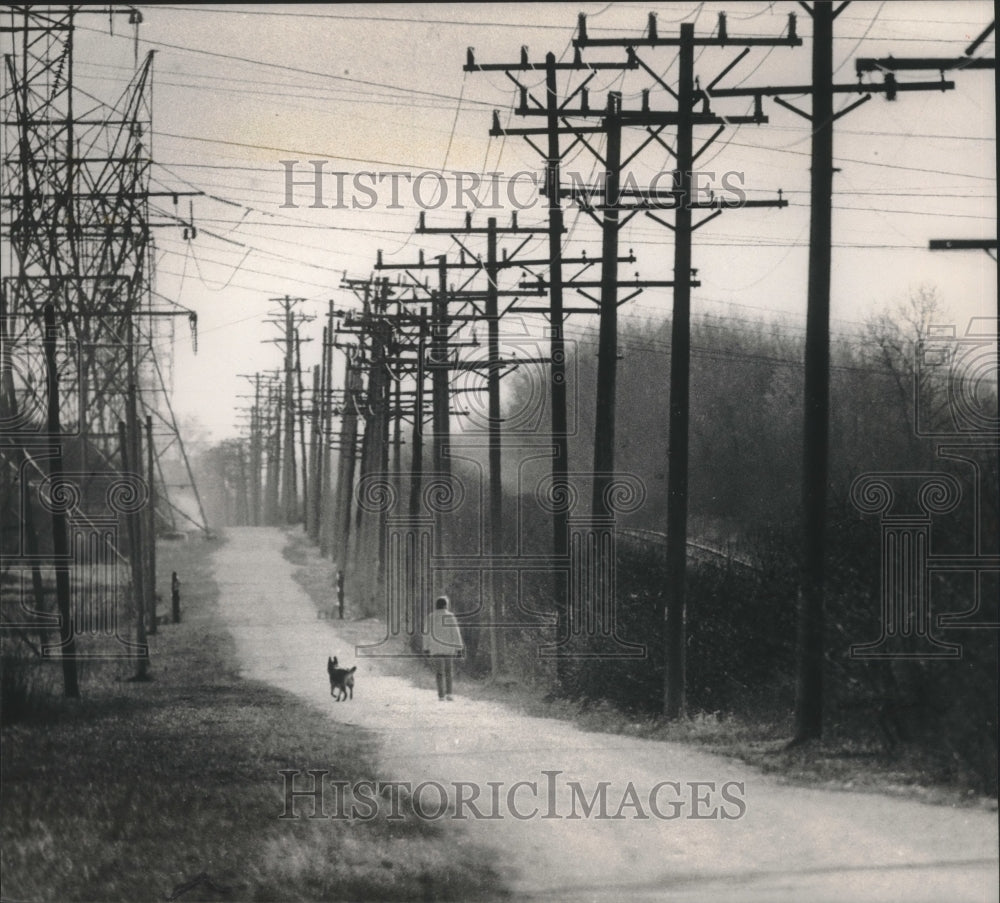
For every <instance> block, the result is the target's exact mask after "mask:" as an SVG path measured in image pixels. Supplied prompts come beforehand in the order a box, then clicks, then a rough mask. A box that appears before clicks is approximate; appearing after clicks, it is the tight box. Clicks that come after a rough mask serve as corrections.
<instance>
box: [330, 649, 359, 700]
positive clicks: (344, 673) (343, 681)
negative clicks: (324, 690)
mask: <svg viewBox="0 0 1000 903" xmlns="http://www.w3.org/2000/svg"><path fill="white" fill-rule="evenodd" d="M357 670H358V666H357V665H355V666H354V667H353V668H339V667H337V659H336V657H334V658H327V660H326V673H327V674H329V675H330V695H331V696H332V697H333V698H334V700H335V701H336V702H341V701H343V700H345V699H348V698H350V699H354V672H355V671H357Z"/></svg>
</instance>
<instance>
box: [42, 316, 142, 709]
mask: <svg viewBox="0 0 1000 903" xmlns="http://www.w3.org/2000/svg"><path fill="white" fill-rule="evenodd" d="M43 315H44V323H45V336H44V339H43V344H44V348H45V373H46V382H47V386H48V398H47V401H48V410H47V414H48V416H47V432H48V440H49V455H50V458H49V476H50V477H55V476H58V475H60V474H62V472H63V451H62V426H61V424H60V422H59V367H58V363H57V361H56V313H55V308H54V307H53V306H52V304H46V305H45V308H44V311H43ZM52 554H53V560H54V563H55V573H56V606H57V607H58V609H59V656H60V659H61V661H62V672H63V694H64V695H66V696H68V697H70V698H72V699H76V698H77V697H79V695H80V684H79V681H78V679H77V673H76V639H75V637H74V632H73V618H72V615H71V610H70V581H69V568H70V549H69V532H68V530H67V527H66V512H65V511H63V510H61V508H60V505H59V504H54V505H53V506H52ZM138 620H139V622H140V623H141V622H142V608H141V607H140V608H139V609H138ZM143 641H144V640H142V639H141V640H140V642H143Z"/></svg>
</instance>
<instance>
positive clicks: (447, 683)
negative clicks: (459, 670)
mask: <svg viewBox="0 0 1000 903" xmlns="http://www.w3.org/2000/svg"><path fill="white" fill-rule="evenodd" d="M441 658H442V659H443V661H444V692H445V696H447V697H448V699H451V681H452V673H453V670H454V669H453V665H452V660H451V656H450V655H443V656H441Z"/></svg>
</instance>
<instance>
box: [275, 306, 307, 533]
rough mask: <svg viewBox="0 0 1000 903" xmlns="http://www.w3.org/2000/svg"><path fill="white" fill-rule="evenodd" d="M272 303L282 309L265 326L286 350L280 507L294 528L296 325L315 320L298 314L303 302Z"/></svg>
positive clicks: (285, 519) (295, 502)
mask: <svg viewBox="0 0 1000 903" xmlns="http://www.w3.org/2000/svg"><path fill="white" fill-rule="evenodd" d="M270 300H271V302H272V303H275V304H279V305H280V308H281V309H280V311H278V312H277V313H275V314H273V315H272V316H271V317H270V318H269V319H268V320H267V321H266V322H269V323H272V324H273V325H276V326H278V327H279V329H281V331H282V336H281V338H279V339H269V340H266V341H273V342H276V343H278V344H281V345H283V346H284V391H283V393H282V395H281V413H280V415H279V416H280V418H281V420H282V422H283V430H284V445H283V448H282V452H281V490H280V506H281V513H282V517H283V520H284V522H285V523H286V524H293V523H295V522H296V521H297V520H298V488H297V482H298V480H297V470H296V462H295V432H296V425H295V421H296V408H297V407H300V405H297V404H296V400H295V399H296V381H295V375H296V372H297V371H296V356H295V347H296V334H297V325H298V324H299V323H306V322H309V321H311V320H312V319H313V318H312V317H309V316H306V315H304V314H296V313H295V307H296V306H297V305H298V304H301V303H303V302H304V301H305V299H304V298H292V297H290V296H288V295H285V296H284V297H283V298H271V299H270Z"/></svg>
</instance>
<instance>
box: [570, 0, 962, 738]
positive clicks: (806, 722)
mask: <svg viewBox="0 0 1000 903" xmlns="http://www.w3.org/2000/svg"><path fill="white" fill-rule="evenodd" d="M801 5H802V6H803V7H804V8H805V9H806V10H807V12H809V14H810V15H811V16H812V17H813V19H814V21H815V30H814V58H813V84H811V85H788V86H781V87H762V88H754V87H740V88H717V87H716V85H717V83H718V82H719V81H720V80H721V79H722V78H723V77H724V76H725V75H726V74H727V73H728V72H729V71H731V69H732V68H733V66H734V65H735V64H736V63H737V62H738V61H739V60H740V59H742V56H743V55H745V54H746V52H747V51H746V50H745V51H744V53H743V54H742V55H741V56H740V57H738V58H737V59H736V60H735V61H734V62H733V63H731V64H730V65H729V66H727V67H726V68H725V69H723V71H722V72H721V73H720V74H719V75H718V76H717V77H716V78H715V79H714V80H712V81H711V82H710V83H709V84H708V87H707V88H705V89H701V88H693V90H692V93H691V94H690V95H689V97H690V100H685V98H684V96H683V95H680V96H679V100H678V110H679V111H680V110H681V107H682V106H684V105H685V104H686V105H687V106H688V112H687V113H684V115H685V116H688V115H690V116H691V118H692V121H693V123H694V124H700V123H702V122H705V121H706V120H704V119H703V118H702V117H703V114H700V113H691V112H690V110H691V108H692V107H693V104H694V103H695V102H702V103H704V104H705V106H706V108H707V107H708V106H709V105H710V104H711V103H712V102H714V101H717V100H720V99H722V98H727V97H752V98H753V99H754V116H753V117H747V120H748V121H755V122H760V123H764V122H767V118H766V117H765V116H763V114H762V112H761V107H762V98H763V97H764V96H773V97H774V99H775V102H776V103H778V104H779V105H781V106H783V107H785V108H787V109H789V110H791V111H793V112H795V113H797V114H798V115H800V116H803V117H805V118H806V119H809V120H810V121H811V122H812V123H813V135H812V140H813V165H812V180H813V190H812V205H813V210H812V214H811V217H812V218H811V230H812V232H811V239H812V240H811V247H810V270H809V273H810V275H809V300H808V312H807V325H806V331H807V338H806V347H807V352H806V356H807V361H806V389H805V393H806V401H805V430H804V432H805V441H806V448H805V451H804V471H805V472H804V477H803V534H804V542H803V551H802V575H803V576H802V593H801V602H800V626H799V631H798V640H797V642H798V650H799V654H798V660H799V665H798V677H799V680H798V692H797V699H798V701H797V703H796V725H797V731H796V734H797V738H798V739H809V738H810V737H813V736H818V733H817V732H818V731H819V729H820V725H821V724H822V660H823V624H822V610H823V581H824V575H823V566H822V556H823V546H824V537H825V516H826V511H825V504H826V461H827V435H828V429H829V427H828V409H829V402H828V397H829V291H830V287H829V273H830V226H829V224H830V208H831V192H832V172H833V167H832V135H833V121H834V120H835V119H837V118H839V117H840V116H843V115H845V114H846V113H848V112H850V111H851V110H853V109H855V108H856V107H858V106H860V105H861V104H863V103H865V102H866V101H867V100H869V99H870V97H871V93H870V92H877V91H883V92H886V93H888V89H887V88H886V86H873V85H861V84H854V85H836V84H834V83H833V76H832V63H831V58H832V49H831V47H832V40H833V24H832V23H833V20H834V19H835V18H836V16H837V15H839V14H840V12H842V11H843V10H844V8H846V6H847V5H848V2H843V3H841V4H840V5H839V6H838V7H837V9H836V11H834V10H833V7H832V4H831V3H830V2H828V0H817V2H816V3H814V4H813V5H812V7H811V8H810V7H809V5H808V4H805V3H803V4H801ZM580 24H581V27H580V37H579V38H578V39H577V40H576V41H575V42H574V43H575V44H576V45H577V46H584V47H586V46H614V45H619V46H626V47H629V48H631V50H630V52H634V49H635V48H636V47H639V46H663V45H667V44H669V45H677V44H678V43H679V44H680V45H681V47H680V52H681V53H682V54H683V52H684V48H683V45H684V42H685V40H688V39H686V38H685V36H684V34H683V33H682V35H681V38H680V40H679V41H678V40H677V39H669V38H666V39H665V38H660V37H659V35H658V34H657V32H656V23H655V18H654V17H653V16H652V15H651V16H650V24H649V29H648V34H647V35H646V36H644V37H642V38H637V39H617V38H611V39H608V38H594V39H590V38H587V36H586V32H585V19H584V18H583V17H581V20H580ZM690 40H691V41H692V42H693V44H694V46H706V45H715V46H720V47H721V46H739V45H743V46H745V47H747V48H749V47H750V46H789V47H791V46H798V45H799V44H801V40H800V39H799V38H798V36H797V35H796V32H795V17H794V15H789V28H788V33H787V35H785V36H782V37H780V38H777V39H772V38H756V37H755V38H735V37H730V36H729V34H728V32H727V30H726V22H725V15H724V14H720V16H719V26H718V29H717V34H716V35H714V36H712V37H708V38H699V37H692V38H690ZM640 65H642V66H643V68H644V69H645V70H646V71H647V72H649V74H650V75H651V76H652V77H653V78H654V79H655V80H657V81H659V82H660V83H661V84H663V82H662V80H661V79H659V77H658V76H657V75H656V74H655V72H653V71H652V70H650V69H649V68H648V67H647V66H646V65H645V63H643V62H642V61H641V60H640ZM683 68H686V67H683ZM828 70H829V71H828ZM681 77H685V73H684V72H683V71H682V73H681ZM664 87H666V86H665V85H664ZM951 87H954V85H953V84H952V83H950V82H945V81H943V80H942V81H940V82H935V83H919V82H918V83H912V84H906V85H895V84H893V85H892V87H891V91H892V92H895V91H904V90H906V91H919V90H946V89H948V88H951ZM866 92H869V93H867V94H866ZM835 93H858V94H865V96H864V97H862V98H861V99H859V100H857V101H855V102H854V103H852V104H850V105H848V106H847V107H846V108H844V109H842V110H840V111H839V112H837V113H836V114H834V113H833V105H832V96H833V94H835ZM782 94H811V95H812V96H813V113H812V115H810V114H807V113H804V112H803V111H802V110H799V109H798V108H796V107H795V106H793V105H792V104H790V103H788V102H787V101H785V100H783V99H782V98H781V97H780V95H782ZM625 118H626V122H632V123H635V124H642V123H643V122H646V123H648V122H649V120H648V118H645V117H642V116H636V117H634V118H631V119H630V118H629V117H625ZM726 121H727V122H728V123H733V122H734V121H736V120H735V119H734V118H733V117H727V118H726ZM717 134H718V132H717ZM712 140H714V137H713V138H711V139H709V142H708V143H711V141H712ZM678 143H680V134H679V136H678ZM705 146H707V145H705ZM703 150H704V146H703V147H702V151H703ZM700 153H701V151H699V152H698V153H696V154H694V155H693V156H692V158H691V162H692V163H693V162H694V161H695V160H697V157H698V155H699V154H700ZM680 164H681V161H680V159H679V154H678V169H682V167H681V165H680ZM689 191H690V187H689ZM682 194H683V192H682ZM753 203H754V202H749V203H747V204H743V205H741V206H750V205H751V204H753ZM765 203H766V202H765ZM691 206H695V207H697V206H698V205H697V204H692V205H691ZM678 212H680V211H678ZM719 212H721V211H719ZM648 215H650V216H653V214H652V213H649V214H648ZM716 215H717V214H716ZM653 218H654V219H656V217H655V216H653ZM710 218H711V217H710ZM704 222H707V220H703V221H702V223H700V224H699V225H703V224H704ZM693 228H695V229H696V228H698V226H693ZM675 229H676V226H675ZM678 231H679V230H678ZM677 237H678V239H679V238H680V236H679V234H678V236H677ZM677 256H678V255H677V249H676V246H675V266H676V265H677V264H678V263H680V262H681V261H678V259H677ZM678 289H680V291H681V292H682V293H683V292H684V291H685V289H684V287H683V286H675V289H674V292H675V304H676V303H677V301H676V298H677V292H678ZM675 318H676V314H675ZM676 325H677V324H676V322H675V323H674V327H675V328H676ZM674 341H675V343H676V335H675V339H674ZM672 354H674V355H676V354H677V346H676V344H675V345H674V348H673V350H672ZM674 363H676V361H674V362H672V367H671V374H672V378H673V364H674ZM674 392H675V386H674V385H671V419H672V422H673V420H674V412H673V405H674V400H673V399H674ZM670 441H671V450H673V448H674V442H675V441H678V440H676V439H675V434H674V430H673V428H672V429H671V434H670ZM681 441H683V442H684V443H685V444H686V441H687V439H686V436H685V437H684V439H683V440H681ZM671 454H672V457H671V461H670V463H671V476H670V480H671V482H672V485H673V489H674V491H675V492H677V493H681V495H682V496H684V507H686V479H687V478H686V467H687V465H686V460H684V462H683V464H682V474H680V475H679V476H682V477H683V480H682V481H681V482H683V485H681V482H677V483H674V482H673V471H674V465H675V463H677V464H680V463H681V462H680V451H679V450H678V454H677V455H673V451H671ZM684 457H685V459H686V452H685V455H684ZM678 501H679V496H676V495H673V494H672V495H671V505H672V506H675V505H676V504H677V503H678ZM669 517H670V520H668V527H669V526H670V524H671V523H673V524H674V529H673V530H672V531H671V530H669V529H668V541H667V544H668V560H669V561H670V562H671V573H672V578H671V587H672V591H671V596H670V601H669V602H668V613H667V625H668V634H669V635H668V639H667V648H666V654H667V656H668V658H672V659H673V662H674V664H673V665H671V664H670V663H669V662H668V664H667V678H666V682H667V686H666V688H665V694H664V710H665V713H666V714H667V715H668V717H672V716H674V715H675V714H676V713H678V712H680V711H682V710H683V697H684V690H683V685H682V683H681V684H680V685H679V683H678V681H679V680H680V677H681V675H679V674H677V673H676V667H677V658H678V657H679V655H681V654H682V653H681V651H680V649H679V648H678V647H683V646H684V645H685V643H684V639H683V635H682V634H680V633H679V632H678V630H677V624H678V621H682V620H683V608H682V605H681V603H680V601H679V598H678V592H679V591H680V582H679V579H678V578H677V576H676V575H677V573H678V568H679V566H680V563H681V562H682V561H683V560H684V554H683V552H682V551H679V547H680V546H681V542H682V540H681V534H682V533H683V534H684V544H685V545H686V513H685V515H684V521H685V523H684V528H683V530H682V529H681V524H680V518H681V514H680V512H675V513H672V514H671V515H670V516H669ZM674 517H676V518H677V520H676V522H675V521H674V520H673V518H674ZM671 537H673V538H671ZM681 592H682V591H681ZM680 599H683V595H682V594H681V595H680ZM671 608H673V610H674V611H673V616H672V615H671V611H670V609H671ZM678 609H680V611H678ZM671 628H672V629H671ZM681 667H683V665H681ZM672 672H673V673H672ZM671 684H673V686H674V687H675V689H673V690H672V689H670V685H671Z"/></svg>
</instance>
